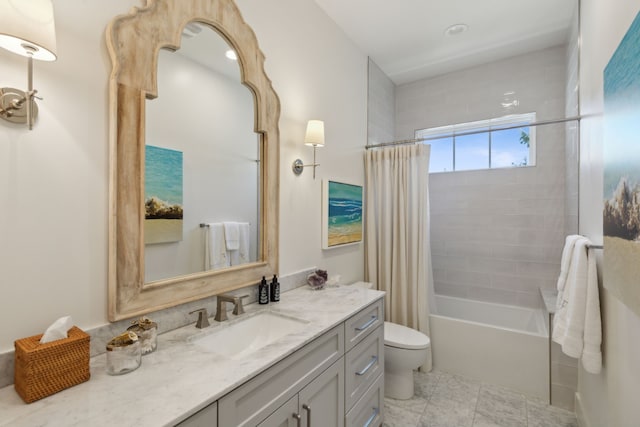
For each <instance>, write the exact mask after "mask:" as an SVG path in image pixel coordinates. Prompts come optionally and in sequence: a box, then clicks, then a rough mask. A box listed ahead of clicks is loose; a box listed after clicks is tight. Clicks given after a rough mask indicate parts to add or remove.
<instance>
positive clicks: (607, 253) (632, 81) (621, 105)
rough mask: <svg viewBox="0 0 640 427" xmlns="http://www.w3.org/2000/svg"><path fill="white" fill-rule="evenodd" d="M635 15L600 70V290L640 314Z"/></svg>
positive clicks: (639, 101)
mask: <svg viewBox="0 0 640 427" xmlns="http://www.w3.org/2000/svg"><path fill="white" fill-rule="evenodd" d="M639 117H640V14H638V15H637V16H636V17H635V19H634V21H633V22H632V24H631V26H630V28H629V30H628V31H627V33H626V34H625V36H624V38H623V39H622V41H621V42H620V45H619V46H618V48H617V49H616V51H615V52H614V53H613V56H612V57H611V60H610V61H609V63H608V64H607V66H606V67H605V69H604V182H603V193H604V203H603V205H604V209H603V215H602V225H603V234H604V260H603V278H604V286H605V287H606V288H607V289H608V290H609V291H610V292H611V293H612V294H614V295H615V296H616V297H617V298H618V299H620V301H622V302H623V303H624V304H626V305H627V306H628V307H629V308H630V309H631V310H633V311H634V312H635V313H636V314H638V315H640V281H639V280H638V278H640V143H639V142H638V136H639V135H640V120H638V118H639Z"/></svg>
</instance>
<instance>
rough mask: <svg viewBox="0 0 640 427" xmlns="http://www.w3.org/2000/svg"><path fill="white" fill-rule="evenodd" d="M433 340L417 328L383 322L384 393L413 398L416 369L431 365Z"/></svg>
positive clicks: (388, 395)
mask: <svg viewBox="0 0 640 427" xmlns="http://www.w3.org/2000/svg"><path fill="white" fill-rule="evenodd" d="M430 347H431V340H430V339H429V337H428V336H426V335H425V334H423V333H422V332H419V331H416V330H415V329H411V328H408V327H406V326H402V325H398V324H396V323H391V322H384V395H385V396H386V397H391V398H392V399H411V398H412V397H413V370H414V369H417V368H418V367H420V366H422V365H423V364H424V363H425V362H427V365H428V366H431V360H430V359H431V349H430Z"/></svg>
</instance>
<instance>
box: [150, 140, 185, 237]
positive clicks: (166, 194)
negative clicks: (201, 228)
mask: <svg viewBox="0 0 640 427" xmlns="http://www.w3.org/2000/svg"><path fill="white" fill-rule="evenodd" d="M144 165H145V172H144V193H145V194H144V196H145V203H144V205H145V218H144V243H145V244H155V243H167V242H178V241H180V240H182V217H183V209H182V152H181V151H176V150H170V149H168V148H161V147H154V146H152V145H147V146H146V148H145V162H144Z"/></svg>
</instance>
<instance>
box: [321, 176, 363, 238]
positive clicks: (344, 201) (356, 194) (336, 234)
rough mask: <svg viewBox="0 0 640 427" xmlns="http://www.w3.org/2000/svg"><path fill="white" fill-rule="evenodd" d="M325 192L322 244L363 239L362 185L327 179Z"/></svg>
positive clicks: (323, 192)
mask: <svg viewBox="0 0 640 427" xmlns="http://www.w3.org/2000/svg"><path fill="white" fill-rule="evenodd" d="M322 195H323V197H322V248H323V249H331V248H336V247H340V246H345V245H351V244H354V243H359V242H361V241H362V186H361V185H353V184H346V183H343V182H338V181H331V180H324V182H323V185H322Z"/></svg>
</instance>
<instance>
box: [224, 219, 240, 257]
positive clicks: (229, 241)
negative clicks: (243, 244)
mask: <svg viewBox="0 0 640 427" xmlns="http://www.w3.org/2000/svg"><path fill="white" fill-rule="evenodd" d="M223 224H224V241H225V244H226V246H227V250H228V251H237V250H238V249H239V248H240V227H239V223H237V222H224V223H223Z"/></svg>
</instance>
